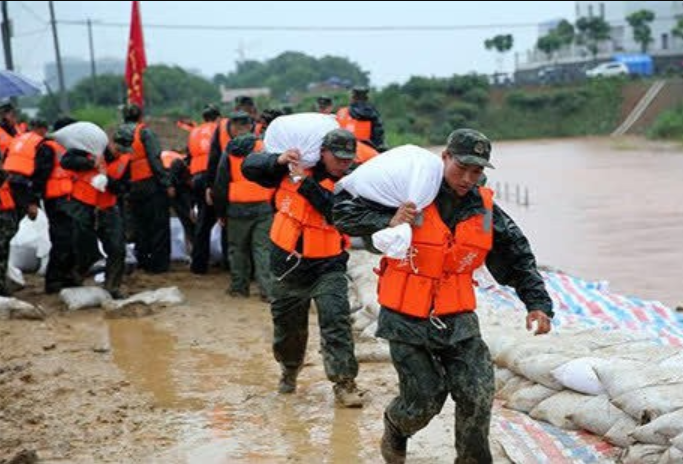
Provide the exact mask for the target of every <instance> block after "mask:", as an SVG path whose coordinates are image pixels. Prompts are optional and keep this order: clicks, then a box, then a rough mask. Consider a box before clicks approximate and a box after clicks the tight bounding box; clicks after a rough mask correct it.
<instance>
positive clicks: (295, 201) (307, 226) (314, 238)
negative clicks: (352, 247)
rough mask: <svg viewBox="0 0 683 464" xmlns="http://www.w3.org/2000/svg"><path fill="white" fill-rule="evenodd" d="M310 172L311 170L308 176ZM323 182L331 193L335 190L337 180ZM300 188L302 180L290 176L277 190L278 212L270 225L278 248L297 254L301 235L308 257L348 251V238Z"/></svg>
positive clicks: (306, 256)
mask: <svg viewBox="0 0 683 464" xmlns="http://www.w3.org/2000/svg"><path fill="white" fill-rule="evenodd" d="M310 174H311V172H310V171H307V175H310ZM320 185H321V186H322V187H323V188H324V189H326V190H329V191H330V192H331V191H333V189H334V182H333V181H332V180H330V179H325V180H323V181H322V182H320ZM299 187H301V182H297V183H293V182H292V181H291V179H290V178H289V177H286V178H284V179H283V180H282V182H281V183H280V186H279V187H278V189H277V190H276V191H275V208H276V209H277V212H276V213H275V217H274V218H273V226H272V227H271V228H270V239H271V240H272V241H273V243H274V244H275V245H277V246H278V247H280V248H282V249H283V250H285V251H288V252H290V253H293V252H295V251H296V245H297V243H298V241H299V238H302V239H303V253H302V257H304V258H330V257H332V256H337V255H339V254H340V253H341V252H342V251H343V250H344V247H345V246H346V242H347V239H346V238H345V237H343V236H342V234H340V233H339V231H338V230H337V229H335V228H334V227H333V226H332V225H330V224H328V223H327V221H326V220H325V218H324V217H323V215H322V214H320V213H319V212H318V211H317V210H316V209H315V208H313V206H312V205H311V204H310V203H309V202H308V200H306V199H305V198H304V197H303V196H301V195H300V194H299V193H298V190H299Z"/></svg>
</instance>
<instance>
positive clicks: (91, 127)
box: [51, 121, 109, 156]
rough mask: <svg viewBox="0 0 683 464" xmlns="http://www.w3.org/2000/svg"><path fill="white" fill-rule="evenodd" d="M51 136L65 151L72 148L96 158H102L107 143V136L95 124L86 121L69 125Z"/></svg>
mask: <svg viewBox="0 0 683 464" xmlns="http://www.w3.org/2000/svg"><path fill="white" fill-rule="evenodd" d="M51 136H52V138H54V139H55V140H56V141H57V142H58V143H59V144H60V145H62V146H63V147H64V148H66V149H67V150H69V149H72V148H74V149H77V150H83V151H86V152H88V153H91V154H93V155H96V156H102V154H103V153H104V150H105V149H106V148H107V145H108V143H109V138H108V137H107V134H106V133H105V132H104V131H103V130H102V129H101V128H100V127H99V126H98V125H97V124H93V123H92V122H87V121H79V122H75V123H73V124H69V125H68V126H65V127H63V128H61V129H59V130H58V131H56V132H53V133H52V134H51Z"/></svg>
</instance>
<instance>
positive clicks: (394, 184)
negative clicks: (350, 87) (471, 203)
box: [337, 145, 443, 259]
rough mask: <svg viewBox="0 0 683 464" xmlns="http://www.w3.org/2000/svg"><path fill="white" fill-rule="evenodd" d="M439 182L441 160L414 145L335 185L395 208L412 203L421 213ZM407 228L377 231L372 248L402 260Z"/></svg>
mask: <svg viewBox="0 0 683 464" xmlns="http://www.w3.org/2000/svg"><path fill="white" fill-rule="evenodd" d="M442 179H443V161H441V159H440V158H439V157H438V156H436V155H435V154H434V153H432V152H430V151H429V150H425V149H424V148H420V147H418V146H415V145H402V146H400V147H396V148H393V149H391V150H389V151H387V152H384V153H382V156H376V157H374V158H372V159H371V160H370V161H368V162H366V163H363V164H362V165H361V166H359V167H358V168H357V169H356V170H355V171H354V172H353V173H351V174H350V175H348V176H346V177H344V178H343V179H342V180H340V181H339V182H337V189H338V190H346V191H347V192H349V193H350V194H351V195H353V196H356V197H362V198H365V199H367V200H370V201H374V202H376V203H379V204H381V205H384V206H389V207H393V208H398V207H399V206H401V205H402V204H403V203H406V202H408V201H412V202H413V203H415V206H416V207H417V210H418V211H422V210H423V209H424V208H426V207H427V206H428V205H429V204H430V203H432V202H433V201H434V198H436V195H437V193H439V188H440V186H441V181H442ZM411 239H412V231H411V230H410V228H409V227H400V226H399V227H394V228H391V229H385V230H381V231H379V232H376V233H375V234H373V236H372V242H373V245H374V246H375V247H376V248H377V249H378V250H380V251H382V252H383V253H385V254H386V255H387V256H390V257H392V258H397V259H400V258H404V257H405V256H406V252H407V251H408V248H409V247H410V242H411Z"/></svg>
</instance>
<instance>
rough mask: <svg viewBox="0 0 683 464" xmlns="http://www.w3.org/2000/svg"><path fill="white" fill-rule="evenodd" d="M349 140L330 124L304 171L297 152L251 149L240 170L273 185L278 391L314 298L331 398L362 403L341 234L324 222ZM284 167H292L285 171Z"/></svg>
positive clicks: (290, 387)
mask: <svg viewBox="0 0 683 464" xmlns="http://www.w3.org/2000/svg"><path fill="white" fill-rule="evenodd" d="M355 151H356V139H355V137H354V136H353V134H351V133H350V132H348V131H345V130H341V129H335V130H333V131H331V132H329V133H328V134H327V135H326V136H325V138H324V139H323V143H322V148H321V151H320V153H321V158H320V161H319V162H318V164H316V165H315V166H314V167H313V168H311V169H306V170H304V169H302V167H301V166H300V165H299V157H300V155H299V152H298V151H296V150H288V151H286V152H284V153H280V154H252V155H249V156H248V157H247V159H246V160H245V161H244V164H243V165H242V172H243V173H244V176H245V177H246V178H247V179H248V180H251V181H253V182H256V183H258V184H260V185H261V186H263V187H266V188H275V189H276V191H275V208H276V210H277V212H276V214H275V218H274V220H273V226H272V227H271V229H270V238H271V241H272V242H273V245H274V246H273V248H272V251H271V270H272V271H273V274H274V276H275V277H276V278H277V280H276V281H275V282H274V284H273V302H272V304H271V313H272V316H273V326H274V341H273V352H274V354H275V360H276V361H278V362H279V363H280V367H281V370H282V376H281V378H280V384H279V392H280V393H285V394H286V393H293V392H294V391H295V389H296V380H297V376H298V374H299V371H300V370H301V368H302V366H303V362H304V357H305V354H306V343H307V340H308V311H309V308H310V304H311V300H312V299H314V300H315V303H316V308H317V310H318V323H319V325H320V333H321V337H322V354H323V362H324V366H325V373H326V374H327V378H328V379H329V380H331V381H332V382H334V384H335V385H334V393H335V397H336V400H337V403H338V404H339V405H341V406H343V407H361V406H362V405H363V398H362V394H361V392H360V391H359V390H358V388H357V387H356V383H355V378H356V376H357V375H358V362H357V360H356V357H355V355H354V346H353V337H352V334H351V320H350V314H349V313H350V309H349V301H348V294H347V292H348V288H347V285H348V284H347V281H346V276H345V272H346V263H347V261H348V253H346V251H345V247H346V242H347V240H346V238H345V237H343V236H342V235H341V234H340V233H339V232H338V231H337V230H336V229H335V228H334V227H333V226H332V225H331V217H330V213H331V208H332V190H333V188H334V184H335V182H336V181H338V180H339V179H340V178H341V177H342V176H344V174H345V173H346V172H347V170H348V169H349V167H350V166H351V163H352V162H353V160H354V158H355V157H356V153H355ZM290 171H291V173H290Z"/></svg>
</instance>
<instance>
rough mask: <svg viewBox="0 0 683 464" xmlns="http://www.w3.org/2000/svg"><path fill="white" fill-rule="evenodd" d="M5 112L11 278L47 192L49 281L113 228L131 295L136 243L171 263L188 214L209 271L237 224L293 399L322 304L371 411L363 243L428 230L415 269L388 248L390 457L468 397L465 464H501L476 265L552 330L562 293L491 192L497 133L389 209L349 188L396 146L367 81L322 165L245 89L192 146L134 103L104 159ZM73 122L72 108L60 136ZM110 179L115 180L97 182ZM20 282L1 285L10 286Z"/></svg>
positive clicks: (282, 388) (206, 121)
mask: <svg viewBox="0 0 683 464" xmlns="http://www.w3.org/2000/svg"><path fill="white" fill-rule="evenodd" d="M317 103H318V111H319V112H321V113H326V114H332V113H333V102H332V100H331V99H330V98H328V97H320V98H319V99H318V101H317ZM0 112H1V113H2V114H1V116H2V121H1V122H0V152H1V153H2V159H3V165H2V169H0V275H1V276H4V275H5V274H6V271H7V259H8V255H9V241H10V239H11V237H12V236H13V235H14V233H15V232H16V230H17V224H18V220H20V219H21V218H22V217H23V216H28V217H29V218H35V217H36V215H37V214H38V208H39V207H40V205H41V203H42V207H43V208H44V210H45V213H46V214H47V218H48V221H49V233H50V240H51V242H52V248H51V250H50V257H49V264H48V268H47V273H46V276H45V291H46V292H47V293H54V292H58V291H60V290H61V289H62V288H65V287H72V286H79V285H81V284H82V282H83V280H84V279H85V278H86V276H87V275H88V272H89V270H90V269H91V267H92V265H93V263H94V262H95V261H96V260H97V259H99V258H100V252H99V250H98V248H97V245H96V243H97V239H99V240H100V242H101V243H102V251H104V254H106V268H105V282H104V288H105V289H106V290H107V291H109V292H110V294H111V295H112V297H113V298H123V297H125V294H124V292H123V291H122V289H121V282H122V279H123V275H124V271H125V254H126V241H127V237H129V238H130V239H132V241H133V242H134V244H135V256H136V259H137V263H138V264H137V267H138V269H141V270H143V271H146V272H149V273H163V272H166V271H168V270H169V264H170V226H169V223H170V217H169V216H170V212H169V210H170V208H173V209H174V210H175V212H176V215H177V216H178V218H179V220H180V221H181V223H182V225H183V228H184V230H185V233H186V237H191V240H189V241H190V242H191V253H190V254H191V264H190V270H191V272H192V273H194V274H198V275H202V274H206V273H207V272H208V270H209V264H210V263H209V260H210V240H211V231H212V229H213V227H214V226H215V224H216V223H219V224H221V225H222V226H223V230H224V231H225V236H226V240H225V250H224V252H225V251H226V250H227V265H228V266H229V271H230V277H231V278H230V287H229V288H228V293H229V294H230V295H231V296H233V297H238V298H241V297H249V296H250V295H249V292H250V286H251V282H252V278H254V280H255V281H256V284H257V288H258V290H259V294H260V295H259V296H260V297H261V299H263V300H264V301H267V302H269V303H270V310H271V315H272V321H273V353H274V357H275V359H276V361H277V362H278V364H279V366H280V369H281V375H280V379H279V383H278V391H279V392H280V393H281V394H291V393H294V392H295V391H296V388H297V379H298V376H299V373H300V372H301V369H302V366H303V364H304V358H305V354H306V346H307V340H308V317H309V308H310V304H311V301H315V304H316V309H317V318H318V325H319V326H320V332H321V352H322V357H323V365H324V369H325V374H326V376H327V378H328V379H329V380H330V381H331V382H332V383H333V391H334V395H335V399H336V402H337V404H338V405H340V406H341V407H351V408H356V407H362V406H363V404H364V402H365V397H364V392H363V391H361V390H360V389H359V388H358V386H357V385H356V382H355V379H356V377H357V375H358V362H357V359H356V356H355V353H354V343H353V336H352V331H351V319H350V308H349V301H348V289H347V285H348V283H347V280H346V266H347V261H348V257H349V256H348V253H347V252H346V249H347V248H348V246H349V238H348V237H349V236H359V237H368V236H370V235H371V234H372V233H374V232H376V231H378V230H381V229H383V228H386V227H390V226H396V225H399V224H402V223H408V224H410V225H411V226H412V227H413V243H412V244H411V249H412V250H414V254H413V255H412V257H411V262H410V265H409V266H408V265H407V264H406V262H405V261H402V260H393V259H388V258H386V257H385V258H383V259H382V261H381V265H380V268H379V269H378V270H377V272H378V274H379V276H380V277H379V289H378V292H379V295H378V296H379V302H380V305H381V311H380V316H379V320H378V332H377V335H378V336H380V337H382V338H385V339H387V340H389V344H390V352H391V356H392V362H393V364H394V367H395V369H396V370H397V372H398V377H399V383H400V389H399V394H398V396H397V397H396V398H395V399H394V400H393V401H392V402H391V404H389V406H388V407H387V409H386V410H385V413H384V435H383V437H382V442H381V454H382V457H383V458H384V460H385V462H388V463H403V462H405V458H406V448H407V442H408V439H409V437H410V436H412V435H413V434H414V433H415V432H417V431H418V430H420V429H422V428H424V427H425V426H426V425H427V424H428V423H429V421H430V420H431V419H432V418H433V417H434V416H435V415H436V414H438V413H439V412H440V410H441V407H442V406H443V404H444V402H445V400H446V397H447V395H448V394H449V393H450V394H451V396H452V397H453V398H454V399H455V400H456V402H457V405H458V414H457V416H456V449H457V453H458V458H457V459H456V462H461V463H469V462H472V463H474V462H477V463H486V462H491V453H490V448H489V445H488V434H489V427H490V418H491V408H492V402H493V388H494V384H493V369H492V364H491V359H490V356H489V354H488V349H487V347H486V344H485V343H484V342H483V340H482V339H481V336H480V333H479V326H478V322H477V319H476V315H475V314H474V310H475V309H476V300H475V295H474V285H475V283H474V279H473V275H472V274H473V272H474V269H475V268H476V267H478V266H480V265H482V264H484V263H486V264H487V266H488V267H489V269H490V270H491V272H492V274H493V276H494V277H495V278H496V280H498V281H499V282H500V283H503V284H506V285H511V286H512V287H514V288H515V289H516V290H517V293H518V295H519V296H520V298H521V299H522V301H523V302H524V303H525V305H526V306H527V308H528V311H529V315H528V318H527V325H528V327H532V326H534V325H535V331H536V333H539V334H541V333H546V332H548V331H549V330H550V324H551V323H550V321H551V318H552V303H551V300H550V298H549V296H548V294H547V292H546V290H545V287H544V284H543V280H542V278H541V276H540V274H539V273H538V271H537V269H536V263H535V259H534V256H533V254H532V252H531V249H530V247H529V244H528V242H527V240H526V238H525V237H524V235H523V234H522V232H521V231H520V230H519V228H518V227H517V226H516V225H515V223H514V222H513V221H512V219H511V218H510V217H509V216H507V215H506V214H505V213H504V212H503V211H502V210H501V209H500V208H499V207H498V206H497V205H495V204H494V202H493V194H492V192H491V191H490V190H488V189H487V188H485V187H483V186H481V179H482V178H483V170H484V168H487V167H488V168H490V167H492V165H491V164H490V162H489V159H490V153H491V144H490V141H489V140H488V139H487V138H486V136H484V135H483V134H482V133H480V132H478V131H474V130H471V129H456V130H454V131H453V132H452V133H451V135H450V136H449V138H448V140H446V141H445V142H446V148H445V149H444V151H443V152H442V154H441V157H442V159H443V163H444V177H443V180H442V184H441V187H440V191H439V194H438V196H437V198H436V199H435V200H434V203H433V204H432V205H430V206H429V207H428V208H426V209H425V210H424V211H423V212H422V213H420V214H418V212H417V211H416V209H415V205H414V204H412V203H410V202H408V203H405V204H404V205H402V206H401V207H400V208H387V207H383V206H382V205H378V204H376V203H373V202H370V201H365V200H363V199H362V198H353V197H351V196H350V195H348V194H347V193H346V192H343V191H342V192H337V193H336V194H335V193H334V186H335V183H336V182H337V181H339V180H340V179H341V178H342V177H343V176H344V175H346V174H347V173H348V172H350V171H351V170H352V169H353V168H354V166H357V165H359V164H362V163H364V162H365V161H367V160H368V159H371V158H372V157H374V156H378V155H379V154H380V153H381V152H382V151H384V150H385V149H386V146H385V143H384V130H383V127H382V124H381V120H380V117H379V114H378V112H377V111H376V109H375V108H374V107H373V106H372V104H370V103H369V102H368V90H367V89H366V88H354V89H352V91H351V94H350V103H349V105H348V106H346V107H342V108H340V109H339V110H338V111H337V112H336V119H337V121H338V123H339V127H340V128H338V129H334V130H331V131H330V132H328V133H327V134H326V135H325V136H324V138H323V141H322V146H321V149H320V161H319V162H318V163H317V164H316V165H315V166H313V167H311V168H304V167H303V166H302V165H301V159H300V156H301V153H300V152H299V151H298V150H296V149H290V150H287V151H285V152H283V153H267V152H266V151H265V149H264V145H263V135H264V134H265V132H266V131H267V128H268V125H269V124H270V123H271V122H272V121H273V120H274V119H275V118H277V117H279V116H280V115H281V114H282V113H281V112H279V111H276V110H266V111H263V112H262V113H260V114H259V112H258V110H257V109H256V106H255V104H254V101H253V100H252V99H251V98H249V97H239V98H237V99H236V105H235V108H234V111H232V112H231V113H229V114H227V115H225V117H224V116H223V115H221V112H220V111H219V109H218V108H217V107H216V106H214V105H207V106H206V107H205V109H204V110H203V113H202V118H203V122H202V123H200V124H198V125H195V126H194V127H191V128H189V129H190V131H189V135H188V141H187V147H186V150H184V151H185V153H182V151H183V150H179V151H172V150H164V151H162V150H161V147H160V144H159V141H158V139H157V137H156V135H155V134H154V132H153V131H152V130H151V129H150V128H149V127H148V126H147V125H146V124H145V123H144V122H143V114H142V111H141V109H140V108H139V107H138V106H136V105H127V106H125V107H124V108H123V112H122V116H123V124H121V125H120V126H118V127H117V129H116V130H115V132H114V133H113V136H112V137H111V143H110V144H109V146H108V148H107V149H106V150H105V152H104V154H103V155H102V156H95V155H94V154H92V153H87V152H85V151H82V150H77V149H68V150H66V149H65V148H64V147H62V146H60V145H59V144H57V143H56V142H55V141H54V140H52V139H51V138H50V137H49V134H48V135H47V136H46V134H47V132H48V128H47V124H45V123H43V122H41V121H38V120H34V121H32V124H31V127H30V128H29V130H28V131H27V132H25V133H20V130H19V129H18V128H17V126H16V120H15V118H16V114H15V112H16V111H15V108H14V107H12V106H11V105H4V106H2V107H0ZM72 122H73V120H71V119H69V118H62V119H60V120H58V121H55V123H54V127H53V130H58V129H59V128H61V127H64V126H66V125H68V124H70V123H72ZM380 156H381V155H380ZM102 175H104V176H106V179H107V182H106V188H104V189H103V190H102V189H98V188H96V187H95V186H94V182H93V180H94V178H95V177H96V176H102ZM123 206H125V207H123ZM122 211H125V212H126V214H123V213H122ZM195 212H196V213H195ZM418 226H419V227H418ZM127 231H128V232H127ZM417 269H419V271H418V270H417ZM8 290H9V289H8V287H7V286H6V283H5V280H4V279H0V293H1V294H3V295H6V294H8Z"/></svg>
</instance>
